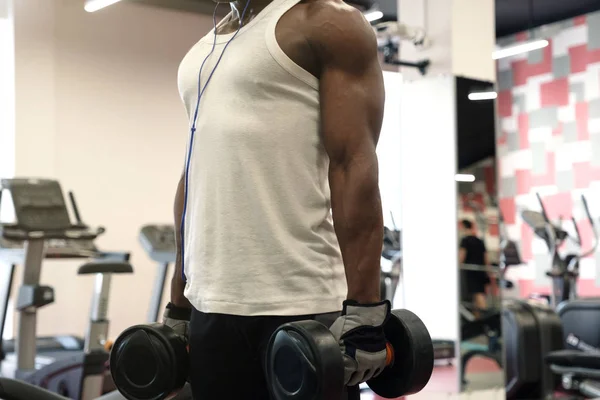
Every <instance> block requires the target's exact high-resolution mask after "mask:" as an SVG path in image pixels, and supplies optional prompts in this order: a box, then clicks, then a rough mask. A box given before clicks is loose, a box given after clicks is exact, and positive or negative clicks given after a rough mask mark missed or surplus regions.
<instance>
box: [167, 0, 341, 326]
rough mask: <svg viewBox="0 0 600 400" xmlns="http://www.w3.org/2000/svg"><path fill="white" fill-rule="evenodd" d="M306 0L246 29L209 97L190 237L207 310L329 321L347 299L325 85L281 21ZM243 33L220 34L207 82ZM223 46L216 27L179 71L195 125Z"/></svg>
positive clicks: (277, 8) (282, 0) (191, 266)
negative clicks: (326, 137) (287, 41)
mask: <svg viewBox="0 0 600 400" xmlns="http://www.w3.org/2000/svg"><path fill="white" fill-rule="evenodd" d="M298 1H299V0H274V1H273V2H272V3H270V4H269V5H268V6H267V7H266V8H265V9H264V10H263V11H262V12H260V13H259V14H258V15H257V16H256V17H255V18H254V19H253V20H251V21H250V22H249V23H248V24H246V25H245V26H243V27H242V28H241V30H240V32H239V33H238V34H237V36H236V37H235V39H233V41H231V43H230V44H229V46H228V47H227V50H226V51H225V54H224V56H223V58H222V60H221V62H220V63H219V65H218V67H217V69H216V71H215V72H214V75H213V77H212V79H211V81H210V83H209V84H208V86H207V88H206V89H205V91H204V94H203V95H202V100H201V102H200V108H199V113H198V119H197V123H196V126H197V131H196V134H195V139H194V145H193V148H192V154H191V162H190V167H189V172H188V187H187V213H186V218H185V230H184V245H185V251H184V266H185V275H186V278H187V284H186V288H185V296H186V297H187V298H188V299H189V300H190V302H191V304H192V305H193V306H194V307H195V308H196V309H198V310H199V311H202V312H210V313H222V314H234V315H247V316H251V315H304V314H313V313H325V312H332V311H339V310H340V309H341V305H342V301H343V300H344V299H345V297H346V293H347V288H346V280H345V273H344V267H343V263H342V257H341V254H340V249H339V244H338V241H337V238H336V235H335V231H334V229H333V221H332V216H331V201H330V191H329V182H328V168H329V158H328V156H327V153H326V152H325V149H324V148H323V144H322V142H321V139H320V136H319V128H320V117H319V115H320V114H319V82H318V80H317V79H316V78H315V77H314V76H313V75H311V74H310V73H309V72H307V71H306V70H304V69H302V68H301V67H299V66H298V65H297V64H295V63H294V62H293V61H292V60H291V59H290V58H289V57H288V56H287V55H286V54H285V53H284V52H283V51H282V50H281V48H280V47H279V45H278V43H277V41H276V39H275V25H276V24H277V21H278V20H279V18H280V17H281V16H282V15H283V14H284V13H285V12H286V11H287V10H289V9H290V8H291V7H292V6H294V5H295V4H297V3H298ZM232 36H233V33H232V34H227V35H217V45H216V48H215V51H214V52H213V54H212V55H211V56H210V57H209V59H208V60H207V61H206V64H205V66H204V68H203V71H202V79H201V80H202V85H204V83H205V82H206V79H207V77H208V75H209V74H210V72H211V71H212V69H213V67H214V65H215V63H216V61H217V59H218V58H219V56H220V55H221V53H222V52H223V48H224V47H225V44H226V43H227V41H228V40H229V39H231V37H232ZM213 40H214V33H213V32H212V31H211V32H210V33H209V34H207V35H206V36H205V37H204V38H202V39H201V40H200V41H199V42H198V43H197V44H196V45H195V46H194V47H193V48H192V49H191V50H190V51H189V52H188V54H187V55H186V56H185V58H184V59H183V61H182V62H181V65H180V67H179V78H178V84H179V91H180V94H181V97H182V99H183V102H184V103H185V106H186V109H187V113H188V116H189V118H190V126H191V124H192V119H193V115H194V111H195V108H196V101H197V94H198V72H199V70H200V65H201V64H202V61H203V60H204V59H205V57H206V56H207V55H208V54H209V52H210V50H211V48H212V45H213ZM188 143H189V141H188ZM188 147H189V146H188ZM188 151H189V148H188Z"/></svg>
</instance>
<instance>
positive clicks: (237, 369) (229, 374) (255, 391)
mask: <svg viewBox="0 0 600 400" xmlns="http://www.w3.org/2000/svg"><path fill="white" fill-rule="evenodd" d="M338 316H339V313H330V314H319V315H304V316H294V317H279V316H264V317H262V316H259V317H243V316H237V315H225V314H207V313H202V312H200V311H197V310H194V311H193V313H192V320H191V323H190V360H191V361H190V362H191V366H190V367H191V368H190V385H191V387H192V393H193V397H194V399H195V400H204V399H219V400H229V399H231V400H242V399H244V400H245V399H252V400H268V399H270V395H269V389H268V388H267V382H266V378H265V368H264V366H265V363H264V361H265V356H266V351H267V345H268V342H269V339H270V337H271V334H272V333H273V332H274V331H275V330H276V329H277V328H278V327H279V326H280V325H282V324H285V323H287V322H293V321H301V320H306V319H316V320H318V321H320V322H323V323H324V324H325V325H327V326H331V324H333V322H334V321H335V319H336V318H337V317H338ZM328 400H338V399H328ZM339 400H360V389H359V388H358V387H352V388H348V389H347V393H345V394H344V396H343V397H342V398H341V399H339Z"/></svg>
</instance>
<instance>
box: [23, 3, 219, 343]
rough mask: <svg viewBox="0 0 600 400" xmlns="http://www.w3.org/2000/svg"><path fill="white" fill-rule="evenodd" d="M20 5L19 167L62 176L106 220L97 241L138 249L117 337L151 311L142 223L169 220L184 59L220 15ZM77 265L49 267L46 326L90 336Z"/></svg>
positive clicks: (118, 285) (87, 212)
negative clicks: (51, 292) (52, 297)
mask: <svg viewBox="0 0 600 400" xmlns="http://www.w3.org/2000/svg"><path fill="white" fill-rule="evenodd" d="M15 11H16V14H15V23H16V39H15V40H16V71H17V74H16V90H17V100H16V168H15V173H16V175H19V176H26V175H28V176H34V175H35V176H43V177H56V178H58V179H59V180H60V181H61V182H62V184H63V188H64V189H65V190H69V189H73V190H74V191H75V193H76V195H77V197H78V202H79V206H80V209H81V212H82V215H83V217H84V219H85V220H86V221H87V222H88V223H89V224H92V225H103V226H105V227H106V228H107V233H106V234H105V235H104V236H103V237H102V238H101V239H99V241H98V243H99V246H100V247H101V248H103V249H107V250H131V251H132V263H133V265H134V268H135V275H133V276H128V277H122V276H118V277H115V279H113V290H112V294H113V295H112V297H111V304H110V307H109V315H110V317H111V319H112V326H111V335H112V336H115V335H117V334H118V333H119V332H120V331H121V330H123V329H124V328H126V327H127V326H129V325H131V324H134V323H139V322H142V321H144V319H145V316H146V311H147V307H148V303H149V298H150V291H151V284H152V279H153V278H154V272H155V268H154V264H153V263H152V262H151V261H149V260H148V258H147V257H146V255H145V253H144V252H143V250H142V249H141V247H140V246H139V244H138V241H137V235H138V230H139V228H140V226H141V225H143V224H145V223H150V222H171V221H172V203H173V195H174V192H175V186H176V184H177V181H178V179H179V175H180V172H181V168H182V165H183V158H184V152H185V140H186V136H187V129H188V124H187V118H186V116H185V112H184V108H183V105H182V104H181V102H180V99H179V95H178V93H177V85H176V74H177V67H178V64H179V62H180V60H181V59H182V58H183V56H184V55H185V53H186V52H187V50H188V49H189V48H190V47H191V46H192V45H193V44H194V43H195V42H196V41H197V40H198V39H199V38H200V37H201V36H202V35H204V34H205V33H206V32H207V31H208V30H209V29H210V27H211V26H212V21H211V18H210V17H205V16H200V15H193V14H184V13H179V12H173V11H167V10H163V9H159V8H151V7H143V6H140V5H136V4H130V3H127V2H123V3H119V4H116V5H114V6H111V7H109V8H106V9H104V10H102V11H99V12H97V13H93V14H88V13H86V12H84V10H83V4H82V2H81V1H70V0H19V1H18V2H17V8H16V10H15ZM78 264H79V263H77V262H51V263H48V264H47V265H46V267H45V268H44V270H43V273H42V280H43V283H44V284H49V285H52V286H54V287H55V289H56V297H57V301H56V303H55V304H54V305H51V306H48V307H46V308H44V309H42V310H41V311H40V313H39V315H40V318H39V332H40V334H52V333H76V332H77V333H83V330H84V326H85V321H86V316H87V313H88V311H89V310H88V309H89V296H90V294H91V288H92V280H91V278H81V277H77V276H76V275H75V271H76V267H77V266H78Z"/></svg>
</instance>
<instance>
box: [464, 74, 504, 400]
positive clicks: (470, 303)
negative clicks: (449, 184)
mask: <svg viewBox="0 0 600 400" xmlns="http://www.w3.org/2000/svg"><path fill="white" fill-rule="evenodd" d="M456 95H457V100H456V107H457V144H458V147H457V154H458V160H457V161H458V168H457V170H458V173H457V175H456V184H457V193H458V201H457V205H458V210H457V219H458V240H459V242H458V249H459V250H458V258H459V261H458V270H459V271H458V273H459V287H460V290H459V311H458V312H459V319H460V346H459V348H460V358H459V367H458V368H459V369H460V370H459V372H460V376H461V384H462V385H461V388H462V390H463V391H469V392H473V391H482V390H497V389H501V388H503V386H504V373H503V370H502V358H503V354H502V329H501V310H502V307H501V290H500V289H501V287H502V286H508V283H506V282H505V280H504V279H503V276H502V273H501V271H502V269H501V268H500V261H501V257H500V236H499V233H500V226H499V224H500V217H499V212H498V206H497V203H498V202H497V198H496V176H497V172H496V157H495V126H496V122H495V101H494V99H495V88H494V85H493V83H491V82H484V81H477V80H472V79H466V78H461V77H458V78H456Z"/></svg>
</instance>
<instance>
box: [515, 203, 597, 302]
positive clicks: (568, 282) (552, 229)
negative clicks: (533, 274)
mask: <svg viewBox="0 0 600 400" xmlns="http://www.w3.org/2000/svg"><path fill="white" fill-rule="evenodd" d="M537 199H538V201H539V203H540V207H541V212H536V211H531V210H526V211H523V213H522V214H521V215H522V217H523V220H524V221H525V222H526V223H527V224H528V225H529V226H530V227H531V229H532V230H533V232H534V233H535V235H536V236H538V237H539V238H541V239H542V240H544V242H545V243H546V246H547V247H548V251H549V253H550V255H551V257H552V267H551V269H550V270H549V271H547V272H546V275H547V276H548V277H549V278H550V279H552V291H551V294H550V304H551V306H552V307H553V308H556V307H557V306H558V305H559V304H560V303H562V302H563V301H568V300H573V299H576V298H577V279H578V278H579V261H580V260H581V259H582V258H584V257H587V256H589V255H590V254H593V253H594V251H596V248H597V246H598V233H597V232H596V229H595V224H594V219H593V218H592V216H591V214H590V211H589V208H588V204H587V201H586V198H585V196H583V195H582V196H581V202H582V203H583V208H584V211H585V214H586V217H587V219H588V221H589V223H590V225H591V227H592V232H593V234H594V243H593V245H592V247H591V248H590V249H588V250H587V251H580V252H579V254H576V253H571V254H566V255H565V256H562V255H561V254H560V252H559V248H560V246H561V245H562V244H563V243H564V242H565V241H566V240H571V241H572V242H573V243H575V244H576V245H577V246H579V247H580V246H581V245H582V239H581V235H580V233H579V228H578V227H577V222H576V221H575V218H574V217H571V220H572V222H573V226H574V229H575V234H576V236H577V237H576V238H573V237H571V236H569V234H568V233H567V232H566V231H565V230H563V229H562V227H561V226H559V225H557V224H554V223H552V221H550V219H549V218H548V214H547V213H546V209H545V207H544V202H543V201H542V198H541V197H540V195H539V193H538V194H537Z"/></svg>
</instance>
